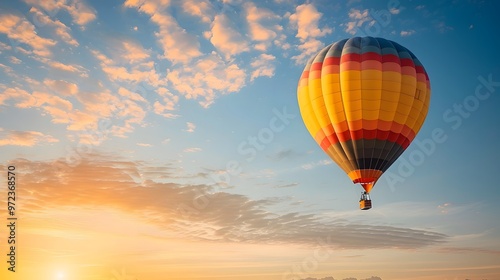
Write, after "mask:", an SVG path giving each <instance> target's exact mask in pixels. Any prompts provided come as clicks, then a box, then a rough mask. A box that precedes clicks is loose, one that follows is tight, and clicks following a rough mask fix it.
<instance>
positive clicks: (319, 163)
mask: <svg viewBox="0 0 500 280" xmlns="http://www.w3.org/2000/svg"><path fill="white" fill-rule="evenodd" d="M332 163H333V162H332V161H331V160H328V159H324V160H320V161H316V162H309V163H306V164H303V165H302V166H301V167H302V169H305V170H309V169H313V168H315V167H318V166H324V165H329V164H332Z"/></svg>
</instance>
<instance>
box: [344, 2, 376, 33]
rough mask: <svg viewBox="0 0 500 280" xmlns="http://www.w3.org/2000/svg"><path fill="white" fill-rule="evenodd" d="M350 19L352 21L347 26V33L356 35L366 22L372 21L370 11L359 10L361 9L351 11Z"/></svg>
mask: <svg viewBox="0 0 500 280" xmlns="http://www.w3.org/2000/svg"><path fill="white" fill-rule="evenodd" d="M348 15H349V19H350V21H349V22H347V23H346V25H345V32H347V33H349V34H351V35H354V34H356V33H357V32H358V27H361V26H362V25H363V24H364V23H365V22H368V21H370V20H372V18H371V16H370V15H369V12H368V9H365V10H359V9H354V8H353V9H351V10H349V14H348Z"/></svg>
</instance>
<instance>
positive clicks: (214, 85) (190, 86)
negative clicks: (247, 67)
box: [167, 53, 246, 107]
mask: <svg viewBox="0 0 500 280" xmlns="http://www.w3.org/2000/svg"><path fill="white" fill-rule="evenodd" d="M245 78H246V73H245V71H244V70H243V69H240V68H239V66H238V65H237V64H235V63H234V62H225V61H224V60H222V58H221V57H220V56H219V55H217V54H216V53H211V54H209V55H206V56H203V57H202V58H200V59H198V60H197V61H196V62H194V65H192V66H191V67H183V68H178V69H172V70H168V72H167V79H168V81H169V82H171V83H172V85H173V87H174V89H175V90H177V91H178V92H179V93H181V94H183V95H184V97H186V98H188V99H201V100H200V101H199V103H200V105H202V106H203V107H209V106H210V105H211V104H212V103H213V102H214V100H215V98H216V97H217V95H220V94H228V93H231V92H237V91H238V90H240V89H241V88H242V87H243V86H244V85H245Z"/></svg>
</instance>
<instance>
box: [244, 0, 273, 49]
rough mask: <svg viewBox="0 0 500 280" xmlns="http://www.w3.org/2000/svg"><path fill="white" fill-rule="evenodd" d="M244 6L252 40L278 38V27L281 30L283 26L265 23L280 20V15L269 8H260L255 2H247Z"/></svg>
mask: <svg viewBox="0 0 500 280" xmlns="http://www.w3.org/2000/svg"><path fill="white" fill-rule="evenodd" d="M244 7H245V11H246V19H247V22H248V27H249V31H250V36H251V38H252V40H254V41H264V42H266V41H272V40H273V39H274V38H276V36H277V32H276V29H277V30H281V27H280V26H279V25H277V24H274V25H270V24H265V23H269V22H273V21H276V20H279V19H280V17H279V16H278V15H276V14H274V13H273V12H272V11H270V10H268V9H264V8H258V7H257V6H256V5H255V4H254V3H253V2H245V4H244Z"/></svg>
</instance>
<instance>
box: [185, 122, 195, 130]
mask: <svg viewBox="0 0 500 280" xmlns="http://www.w3.org/2000/svg"><path fill="white" fill-rule="evenodd" d="M195 129H196V125H195V124H194V123H192V122H187V123H186V129H185V130H184V131H187V132H194V130H195Z"/></svg>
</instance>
